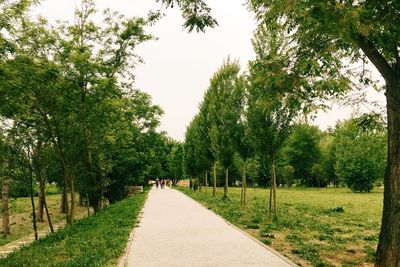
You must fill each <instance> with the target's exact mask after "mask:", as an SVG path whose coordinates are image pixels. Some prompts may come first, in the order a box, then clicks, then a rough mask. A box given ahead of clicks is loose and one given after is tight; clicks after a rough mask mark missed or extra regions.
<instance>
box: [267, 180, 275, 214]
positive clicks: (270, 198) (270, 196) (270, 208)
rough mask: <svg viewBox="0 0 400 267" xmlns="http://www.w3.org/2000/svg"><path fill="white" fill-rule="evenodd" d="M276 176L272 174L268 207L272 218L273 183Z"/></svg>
mask: <svg viewBox="0 0 400 267" xmlns="http://www.w3.org/2000/svg"><path fill="white" fill-rule="evenodd" d="M273 180H274V178H273V177H272V175H271V188H270V189H269V207H268V217H270V218H271V214H272V186H273V185H272V184H273Z"/></svg>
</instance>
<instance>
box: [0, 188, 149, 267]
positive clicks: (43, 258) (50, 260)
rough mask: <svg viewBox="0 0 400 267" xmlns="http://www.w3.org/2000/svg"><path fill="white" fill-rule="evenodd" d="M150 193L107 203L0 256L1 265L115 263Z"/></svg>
mask: <svg viewBox="0 0 400 267" xmlns="http://www.w3.org/2000/svg"><path fill="white" fill-rule="evenodd" d="M146 196H147V193H146V192H145V193H140V194H138V195H136V196H134V197H131V198H128V199H126V200H123V201H120V202H118V203H116V204H114V205H111V206H108V207H107V208H105V209H104V210H103V211H101V212H99V213H97V214H95V215H92V216H89V217H86V218H83V219H81V220H79V221H77V222H76V223H74V224H72V225H71V226H67V227H65V228H62V229H60V230H59V231H57V232H56V233H54V234H51V235H48V236H47V237H45V238H42V239H39V240H38V241H35V242H34V243H32V245H30V246H27V247H23V248H22V249H21V250H19V251H17V252H14V253H12V254H10V255H9V256H8V257H7V258H5V259H0V266H10V267H12V266H15V267H17V266H27V267H28V266H115V264H116V263H117V259H118V257H120V256H121V255H122V253H123V251H124V248H125V246H126V244H127V241H128V237H129V233H130V232H131V230H132V228H133V227H134V226H135V223H136V220H137V216H138V214H139V212H140V210H141V209H142V207H143V204H144V202H145V200H146Z"/></svg>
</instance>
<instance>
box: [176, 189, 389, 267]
mask: <svg viewBox="0 0 400 267" xmlns="http://www.w3.org/2000/svg"><path fill="white" fill-rule="evenodd" d="M176 189H178V190H179V191H181V192H182V193H184V194H186V195H187V196H189V197H191V198H193V199H194V200H196V201H198V202H199V203H201V204H202V205H203V206H205V207H206V208H208V209H211V210H212V211H214V212H215V213H217V214H218V215H220V216H221V217H223V218H225V219H226V220H227V221H229V222H230V223H232V224H233V225H235V226H237V227H239V228H240V229H242V230H244V231H245V232H247V233H249V234H250V235H252V236H253V237H255V238H256V239H258V240H260V241H261V242H263V243H264V244H266V245H269V246H271V247H272V248H273V249H274V250H276V251H278V252H279V253H281V254H282V255H283V256H285V257H288V258H289V259H290V260H292V261H293V262H294V263H295V264H298V265H300V266H347V267H351V266H373V262H374V252H375V248H376V244H377V237H378V234H379V227H380V218H381V205H382V198H383V194H382V192H381V191H379V190H378V191H377V192H376V193H369V194H358V193H357V194H355V193H351V192H350V191H349V192H347V190H345V189H326V190H324V189H312V190H311V189H302V188H299V189H297V188H291V189H281V191H280V195H281V198H280V206H279V207H280V209H279V214H280V216H279V219H278V220H272V221H271V220H270V219H269V218H268V213H267V205H268V200H267V193H268V192H267V191H268V190H267V189H251V190H250V192H249V199H248V200H249V203H248V206H247V208H241V207H240V188H230V198H229V200H227V201H226V200H223V199H222V191H221V190H219V191H221V192H218V191H217V196H216V197H215V198H213V197H212V195H211V193H207V194H206V193H204V192H198V191H193V190H190V189H189V188H184V187H176ZM203 191H204V190H203ZM379 205H380V206H379ZM361 206H362V207H365V210H364V209H362V207H361ZM371 207H372V208H371Z"/></svg>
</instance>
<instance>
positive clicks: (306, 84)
mask: <svg viewBox="0 0 400 267" xmlns="http://www.w3.org/2000/svg"><path fill="white" fill-rule="evenodd" d="M253 47H254V52H255V54H256V59H255V60H253V61H250V62H249V63H248V70H247V71H246V72H245V73H242V72H241V70H240V66H239V63H238V62H235V61H232V60H231V59H229V58H228V59H227V60H226V61H225V62H224V64H223V65H222V66H221V67H220V69H219V70H218V71H217V72H216V73H215V74H214V75H213V77H212V78H211V80H210V85H209V88H208V89H207V91H206V93H205V95H204V99H203V101H202V102H201V104H200V108H199V113H198V114H197V115H196V116H195V117H194V119H193V120H192V122H191V123H190V125H189V126H188V128H187V131H186V136H185V142H184V144H183V146H184V160H183V162H184V166H185V173H186V175H188V176H189V177H190V178H191V179H194V182H193V184H194V187H195V188H197V185H198V183H200V186H201V185H202V184H203V185H204V184H206V183H207V182H209V181H211V184H213V187H214V194H215V190H216V186H217V185H223V186H224V197H228V186H229V185H236V184H241V185H242V204H245V203H246V185H247V184H250V185H258V186H270V187H271V192H270V200H271V203H272V204H271V205H270V211H272V209H274V210H276V203H275V202H276V187H277V186H292V185H293V184H296V185H297V186H314V187H326V186H328V185H332V186H339V185H347V186H349V187H350V188H351V189H352V190H354V191H368V192H369V191H370V190H371V189H372V188H373V186H374V182H376V181H377V180H379V181H381V182H382V181H383V177H384V170H385V166H386V159H385V156H386V151H387V145H386V140H387V134H386V123H385V122H384V117H383V116H382V115H380V114H376V113H370V114H361V115H360V116H356V117H354V118H352V119H350V120H347V121H343V122H338V123H337V125H336V126H335V128H334V129H330V130H328V131H326V132H322V131H321V130H319V129H318V128H317V127H315V126H311V125H309V124H308V123H307V122H308V120H309V117H310V115H312V112H313V111H315V110H318V109H319V108H320V106H321V107H322V106H324V105H323V103H324V101H326V100H329V99H333V98H336V97H338V96H342V95H345V94H346V93H347V92H349V91H350V90H351V82H350V80H349V78H347V77H346V76H345V75H343V74H341V73H340V72H338V71H334V69H331V68H330V67H329V66H321V65H318V64H316V65H315V66H312V65H307V66H304V65H296V64H294V63H293V62H292V61H293V60H295V59H296V56H298V55H295V54H294V51H293V47H292V46H291V44H290V38H289V37H287V36H286V29H284V28H283V29H282V28H278V27H277V28H274V29H268V28H267V27H266V26H265V27H262V26H260V27H259V29H258V31H257V32H256V33H255V36H254V38H253ZM310 71H315V72H316V71H318V73H319V76H320V78H319V79H310V77H309V76H308V75H307V73H309V72H310ZM318 103H322V104H318ZM210 177H212V178H210ZM239 177H241V178H239Z"/></svg>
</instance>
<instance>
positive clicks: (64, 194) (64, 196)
mask: <svg viewBox="0 0 400 267" xmlns="http://www.w3.org/2000/svg"><path fill="white" fill-rule="evenodd" d="M60 210H61V213H63V214H64V213H67V189H66V187H65V186H64V187H63V191H62V193H61V204H60Z"/></svg>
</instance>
